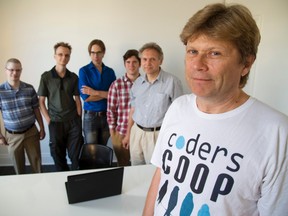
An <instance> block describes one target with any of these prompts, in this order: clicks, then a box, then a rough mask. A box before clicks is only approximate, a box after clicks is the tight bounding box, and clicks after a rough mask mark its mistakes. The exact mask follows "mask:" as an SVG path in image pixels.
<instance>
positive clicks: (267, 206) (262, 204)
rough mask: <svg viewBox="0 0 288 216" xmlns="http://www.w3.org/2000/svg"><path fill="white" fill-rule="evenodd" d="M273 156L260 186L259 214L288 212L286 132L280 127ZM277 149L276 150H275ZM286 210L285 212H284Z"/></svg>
mask: <svg viewBox="0 0 288 216" xmlns="http://www.w3.org/2000/svg"><path fill="white" fill-rule="evenodd" d="M277 141H278V143H277V146H276V147H275V153H274V155H275V158H276V160H274V159H272V160H271V164H270V165H269V166H268V167H267V170H268V171H267V173H268V174H267V175H266V176H265V178H264V179H263V184H262V186H261V195H260V196H261V197H260V199H259V200H258V210H259V213H260V215H261V216H270V215H284V214H286V213H288V133H287V128H286V132H285V130H282V131H281V129H280V131H279V132H278V140H277ZM276 149H277V150H276ZM285 212H286V213H285Z"/></svg>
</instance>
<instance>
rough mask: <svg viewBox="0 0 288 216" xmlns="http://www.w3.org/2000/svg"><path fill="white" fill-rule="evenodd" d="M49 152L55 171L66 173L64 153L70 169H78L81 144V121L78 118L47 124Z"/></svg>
mask: <svg viewBox="0 0 288 216" xmlns="http://www.w3.org/2000/svg"><path fill="white" fill-rule="evenodd" d="M49 133H50V144H49V145H50V152H51V156H52V157H53V160H54V163H55V167H56V170H57V171H68V170H70V169H69V166H68V164H67V160H66V151H67V153H68V157H69V159H70V160H71V163H72V165H71V169H72V170H76V169H78V158H79V153H80V149H81V147H82V144H83V136H82V121H81V118H80V117H77V118H75V119H73V120H70V121H66V122H53V121H51V122H50V124H49Z"/></svg>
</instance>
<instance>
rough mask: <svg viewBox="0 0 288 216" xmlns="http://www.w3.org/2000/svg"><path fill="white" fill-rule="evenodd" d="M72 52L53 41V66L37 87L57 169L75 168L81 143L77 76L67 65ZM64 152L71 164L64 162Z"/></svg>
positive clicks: (43, 75)
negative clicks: (54, 62) (54, 63)
mask: <svg viewBox="0 0 288 216" xmlns="http://www.w3.org/2000/svg"><path fill="white" fill-rule="evenodd" d="M71 51H72V47H71V46H70V44H68V43H64V42H59V43H57V44H55V46H54V59H55V61H56V65H55V66H54V67H53V68H52V69H51V70H50V71H46V72H44V73H43V74H42V76H41V80H40V85H39V88H38V95H39V103H40V109H41V112H42V114H43V116H44V118H45V119H46V121H47V124H48V126H49V134H50V143H49V145H50V152H51V156H52V157H53V160H54V163H55V167H56V170H57V171H68V170H70V168H71V170H76V169H78V157H79V152H80V149H81V146H82V143H83V137H82V120H81V115H82V105H81V100H80V96H79V90H78V76H77V75H76V74H75V73H73V72H71V71H69V70H68V69H67V67H66V66H67V64H68V62H69V60H70V56H71ZM46 98H47V100H48V107H46V103H45V102H46ZM66 152H67V153H68V157H69V158H70V161H71V167H69V166H68V164H67V160H66Z"/></svg>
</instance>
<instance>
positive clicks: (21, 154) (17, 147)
mask: <svg viewBox="0 0 288 216" xmlns="http://www.w3.org/2000/svg"><path fill="white" fill-rule="evenodd" d="M5 138H6V140H7V143H8V152H9V155H10V157H11V159H12V162H13V166H14V169H15V172H16V174H24V173H25V152H26V154H27V157H28V159H29V162H30V165H31V168H32V171H33V172H34V173H40V172H41V151H40V139H39V132H38V130H37V127H36V126H35V125H34V126H33V127H32V128H31V129H29V130H28V131H27V132H25V133H23V134H10V133H8V132H6V134H5Z"/></svg>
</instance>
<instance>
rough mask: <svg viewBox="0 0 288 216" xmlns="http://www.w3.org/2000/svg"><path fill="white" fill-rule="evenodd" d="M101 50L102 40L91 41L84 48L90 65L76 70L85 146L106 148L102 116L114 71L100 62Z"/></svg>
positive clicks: (104, 123)
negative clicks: (87, 53)
mask: <svg viewBox="0 0 288 216" xmlns="http://www.w3.org/2000/svg"><path fill="white" fill-rule="evenodd" d="M105 51H106V48H105V44H104V43H103V41H102V40H99V39H95V40H92V41H91V42H90V44H89V45H88V52H89V55H90V58H91V62H90V63H89V64H88V65H85V66H83V67H82V68H80V70H79V89H80V95H81V98H82V99H83V101H84V119H83V130H84V138H85V143H94V144H101V145H107V141H108V139H109V136H110V133H109V127H108V122H107V115H106V111H107V97H108V90H109V87H110V85H111V83H112V82H113V81H114V80H116V76H115V73H114V70H113V69H112V68H110V67H108V66H106V65H105V64H104V63H103V62H102V60H103V58H104V55H105Z"/></svg>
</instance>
